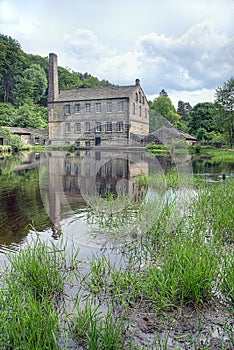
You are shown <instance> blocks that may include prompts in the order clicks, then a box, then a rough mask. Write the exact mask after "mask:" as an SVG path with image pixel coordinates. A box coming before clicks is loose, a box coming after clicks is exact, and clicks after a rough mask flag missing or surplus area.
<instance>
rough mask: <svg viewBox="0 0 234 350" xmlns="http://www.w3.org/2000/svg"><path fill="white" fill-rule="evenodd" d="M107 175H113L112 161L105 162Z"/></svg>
mask: <svg viewBox="0 0 234 350" xmlns="http://www.w3.org/2000/svg"><path fill="white" fill-rule="evenodd" d="M105 175H106V176H111V175H112V164H111V162H108V163H105Z"/></svg>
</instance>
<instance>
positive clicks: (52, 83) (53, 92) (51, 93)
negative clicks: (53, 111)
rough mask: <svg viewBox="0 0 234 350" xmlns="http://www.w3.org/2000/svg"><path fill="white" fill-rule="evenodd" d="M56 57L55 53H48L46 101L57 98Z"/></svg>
mask: <svg viewBox="0 0 234 350" xmlns="http://www.w3.org/2000/svg"><path fill="white" fill-rule="evenodd" d="M58 94H59V89H58V58H57V55H56V54H55V53H50V54H49V84H48V102H53V101H55V100H56V99H57V98H58Z"/></svg>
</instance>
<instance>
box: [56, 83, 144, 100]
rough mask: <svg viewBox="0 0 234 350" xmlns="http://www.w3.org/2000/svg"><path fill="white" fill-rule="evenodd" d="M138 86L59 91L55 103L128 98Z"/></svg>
mask: <svg viewBox="0 0 234 350" xmlns="http://www.w3.org/2000/svg"><path fill="white" fill-rule="evenodd" d="M137 88H139V86H136V85H130V86H108V87H102V88H80V89H77V90H61V91H60V93H59V96H58V99H57V101H82V100H98V99H100V100H101V99H109V98H121V97H122V98H124V97H130V96H131V95H132V94H133V93H134V92H135V91H136V90H137Z"/></svg>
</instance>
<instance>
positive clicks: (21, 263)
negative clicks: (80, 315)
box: [0, 238, 77, 350]
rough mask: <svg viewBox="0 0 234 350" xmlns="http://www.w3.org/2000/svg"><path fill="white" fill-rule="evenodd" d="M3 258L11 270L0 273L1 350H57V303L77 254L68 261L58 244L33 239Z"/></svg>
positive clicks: (58, 327) (58, 325) (58, 321)
mask: <svg viewBox="0 0 234 350" xmlns="http://www.w3.org/2000/svg"><path fill="white" fill-rule="evenodd" d="M7 257H8V260H9V262H10V264H11V269H10V270H6V271H4V274H3V275H2V282H3V284H2V287H1V289H0V306H1V307H0V347H1V349H2V350H7V349H25V350H31V349H54V350H58V349H60V348H61V347H60V346H59V341H60V336H61V328H60V327H61V323H60V317H61V310H60V308H59V305H58V301H59V300H60V299H61V298H60V296H61V293H63V292H64V287H65V283H66V282H67V281H68V280H69V277H70V271H73V270H75V267H77V263H76V258H77V254H74V256H73V257H69V259H68V256H67V255H65V254H64V247H63V246H62V245H61V246H59V247H56V246H55V245H54V244H51V245H47V244H46V243H44V242H42V241H41V240H40V239H39V238H37V239H36V240H33V242H31V243H28V244H27V245H26V246H25V247H22V248H21V249H20V251H19V252H18V254H16V253H9V254H8V256H7ZM63 340H64V339H63Z"/></svg>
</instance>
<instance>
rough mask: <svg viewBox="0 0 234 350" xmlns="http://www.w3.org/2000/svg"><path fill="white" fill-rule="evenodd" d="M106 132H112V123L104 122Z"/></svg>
mask: <svg viewBox="0 0 234 350" xmlns="http://www.w3.org/2000/svg"><path fill="white" fill-rule="evenodd" d="M106 132H112V123H111V122H107V123H106Z"/></svg>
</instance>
